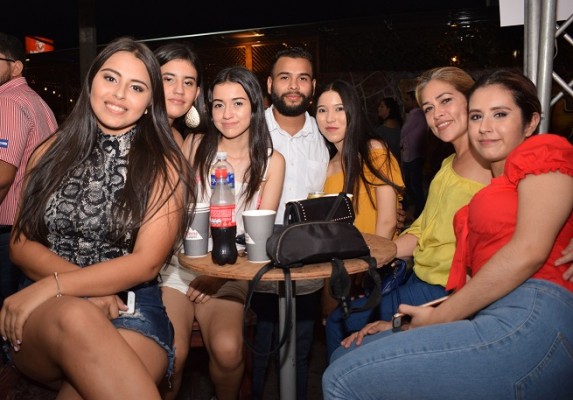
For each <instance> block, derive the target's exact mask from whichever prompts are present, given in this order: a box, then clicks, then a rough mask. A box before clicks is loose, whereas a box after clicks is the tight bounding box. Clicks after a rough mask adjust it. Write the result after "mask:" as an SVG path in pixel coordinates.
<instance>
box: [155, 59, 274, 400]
mask: <svg viewBox="0 0 573 400" xmlns="http://www.w3.org/2000/svg"><path fill="white" fill-rule="evenodd" d="M208 103H209V107H210V117H211V120H212V122H213V123H212V124H210V125H209V127H208V130H207V132H206V133H205V134H203V135H192V136H189V137H187V138H186V139H185V143H184V145H183V152H184V154H186V155H187V157H188V158H189V159H190V161H191V164H192V166H193V168H194V170H195V171H196V173H197V181H198V183H199V193H198V198H199V199H203V200H208V199H209V196H210V190H211V189H210V168H211V165H212V163H213V162H214V160H215V155H216V153H217V151H225V152H226V153H227V155H228V157H227V159H228V161H229V162H230V163H231V165H232V166H233V169H234V172H235V196H236V200H237V201H236V205H237V208H236V220H237V222H238V230H237V232H238V233H241V232H242V228H241V226H242V221H241V220H242V218H241V214H242V211H243V210H246V209H253V208H261V209H270V210H276V209H277V208H278V204H279V199H280V196H281V190H282V186H283V180H284V169H285V162H284V158H283V156H282V155H281V154H280V153H279V152H277V151H273V150H272V142H271V138H270V134H269V130H268V127H267V124H266V122H265V117H264V103H263V97H262V90H261V87H260V86H259V83H258V80H257V78H256V76H255V75H254V74H253V73H252V72H250V71H249V70H247V69H245V68H243V67H230V68H226V69H224V70H222V71H220V72H219V73H218V75H217V76H216V77H215V79H214V81H213V84H212V85H211V88H210V90H209V93H208ZM240 221H241V222H240ZM162 277H163V280H164V282H163V301H164V303H165V305H166V307H167V311H168V314H169V318H170V319H171V321H172V323H173V325H174V328H175V349H176V350H175V351H176V356H175V360H176V361H175V379H174V383H175V384H176V385H178V386H176V388H178V387H179V385H180V382H181V374H182V372H183V371H182V369H183V366H184V365H185V360H186V358H187V352H188V349H189V340H190V336H191V328H192V324H193V320H194V319H196V320H197V321H198V322H199V325H200V326H201V333H202V336H203V341H204V343H205V347H206V348H207V351H208V352H209V356H210V358H209V370H210V375H211V380H212V382H213V384H214V386H215V394H216V396H217V399H219V400H224V399H236V398H237V396H238V393H239V388H240V384H241V378H242V376H243V370H244V360H243V334H242V321H243V307H244V301H245V297H246V293H247V282H245V281H227V280H224V279H219V278H213V277H209V276H204V275H200V276H197V275H196V274H194V273H192V272H191V271H189V270H187V269H184V268H183V267H179V265H178V264H176V263H171V264H170V265H168V266H167V268H166V269H165V270H164V271H163V274H162ZM175 390H176V389H175Z"/></svg>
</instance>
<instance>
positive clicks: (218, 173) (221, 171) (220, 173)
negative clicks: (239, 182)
mask: <svg viewBox="0 0 573 400" xmlns="http://www.w3.org/2000/svg"><path fill="white" fill-rule="evenodd" d="M221 178H223V179H227V169H226V168H217V169H216V170H215V179H221Z"/></svg>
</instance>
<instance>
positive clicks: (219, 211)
mask: <svg viewBox="0 0 573 400" xmlns="http://www.w3.org/2000/svg"><path fill="white" fill-rule="evenodd" d="M209 220H210V223H211V227H212V228H229V227H232V226H236V225H237V223H236V222H235V205H234V204H225V205H220V206H219V205H213V206H211V215H210V217H209Z"/></svg>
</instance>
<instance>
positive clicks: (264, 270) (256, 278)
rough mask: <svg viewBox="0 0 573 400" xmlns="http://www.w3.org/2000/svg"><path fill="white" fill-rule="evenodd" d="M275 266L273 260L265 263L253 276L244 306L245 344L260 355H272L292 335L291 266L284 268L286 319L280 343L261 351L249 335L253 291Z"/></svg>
mask: <svg viewBox="0 0 573 400" xmlns="http://www.w3.org/2000/svg"><path fill="white" fill-rule="evenodd" d="M273 268H275V264H274V263H273V262H272V261H271V262H268V263H266V264H265V265H263V267H262V268H261V269H259V270H258V271H257V273H256V274H255V276H254V277H253V279H252V280H251V282H250V283H249V290H248V293H247V299H246V300H245V307H244V314H245V317H243V341H244V342H245V344H246V345H247V347H248V348H249V349H251V350H252V351H253V353H255V354H258V355H260V356H270V355H272V354H274V353H276V352H277V351H279V349H280V348H281V347H282V346H283V345H284V344H285V342H286V340H287V338H288V337H289V335H290V332H291V330H292V317H291V316H292V301H291V300H292V295H293V291H292V280H291V276H290V269H289V268H282V270H283V272H284V276H285V280H284V283H285V300H286V301H285V303H286V305H285V321H284V325H283V326H284V331H283V333H282V335H281V337H280V339H279V342H278V344H277V345H276V346H275V347H274V348H272V349H270V350H269V351H266V352H265V351H259V350H257V349H256V348H255V346H254V344H252V343H251V341H250V340H249V335H247V318H246V315H247V312H248V311H249V309H250V308H251V299H252V297H253V293H254V291H255V287H256V286H257V284H258V283H259V281H260V280H261V278H262V277H263V275H264V274H266V273H267V272H268V271H270V270H271V269H273Z"/></svg>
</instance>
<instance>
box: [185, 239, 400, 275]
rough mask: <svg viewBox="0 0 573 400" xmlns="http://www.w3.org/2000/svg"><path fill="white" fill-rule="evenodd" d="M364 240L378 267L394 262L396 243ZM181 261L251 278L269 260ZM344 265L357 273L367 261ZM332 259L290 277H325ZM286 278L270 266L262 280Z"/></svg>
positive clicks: (205, 271) (213, 271)
mask: <svg viewBox="0 0 573 400" xmlns="http://www.w3.org/2000/svg"><path fill="white" fill-rule="evenodd" d="M363 235H364V239H365V240H366V243H367V244H368V247H369V248H370V255H371V256H373V257H374V258H376V261H377V264H378V266H382V265H384V264H387V263H388V262H390V261H392V259H393V258H394V257H395V256H396V245H395V244H394V242H392V241H391V240H388V239H385V238H383V237H381V236H376V235H372V234H368V233H365V234H363ZM179 263H180V264H181V266H183V267H185V268H189V269H191V270H193V271H195V272H199V273H202V274H205V275H210V276H215V277H219V278H227V279H241V280H251V279H252V278H253V276H255V274H256V273H257V272H258V271H259V269H261V268H262V267H263V265H265V264H266V263H252V262H250V261H249V260H248V259H247V257H246V256H239V257H238V258H237V262H236V263H235V264H226V265H217V264H214V263H213V261H212V260H211V254H210V253H209V254H207V255H206V256H205V257H198V258H194V257H188V256H186V255H185V254H184V253H179ZM344 265H345V267H346V270H347V271H348V273H349V274H355V273H358V272H362V271H365V270H367V269H368V263H366V261H364V260H360V259H357V258H354V259H350V260H344ZM331 268H332V266H331V264H330V262H326V263H319V264H310V265H305V266H304V267H300V268H292V269H291V270H290V271H291V279H292V280H301V279H317V278H326V277H329V276H330V273H331ZM283 279H284V273H283V271H282V269H280V268H274V269H271V270H270V271H269V272H267V273H266V274H265V275H264V276H263V277H262V279H261V280H263V281H280V280H283Z"/></svg>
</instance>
